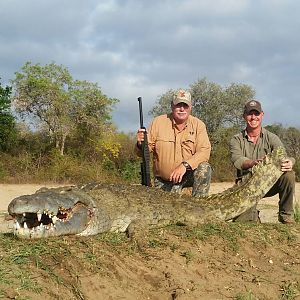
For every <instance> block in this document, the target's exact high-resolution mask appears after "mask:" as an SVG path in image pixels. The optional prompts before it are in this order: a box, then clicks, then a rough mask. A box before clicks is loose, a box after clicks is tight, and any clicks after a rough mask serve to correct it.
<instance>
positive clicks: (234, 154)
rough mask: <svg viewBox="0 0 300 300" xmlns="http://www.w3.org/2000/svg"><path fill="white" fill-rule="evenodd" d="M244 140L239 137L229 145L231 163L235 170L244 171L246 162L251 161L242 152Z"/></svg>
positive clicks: (235, 137)
mask: <svg viewBox="0 0 300 300" xmlns="http://www.w3.org/2000/svg"><path fill="white" fill-rule="evenodd" d="M241 143H242V140H241V139H240V138H239V137H238V136H234V137H233V138H232V139H231V140H230V143H229V150H230V154H231V162H232V163H233V165H234V166H235V168H237V169H239V170H242V165H243V163H244V162H245V161H246V160H249V158H248V157H245V156H244V155H243V152H242V151H243V150H242V148H243V147H242V144H241Z"/></svg>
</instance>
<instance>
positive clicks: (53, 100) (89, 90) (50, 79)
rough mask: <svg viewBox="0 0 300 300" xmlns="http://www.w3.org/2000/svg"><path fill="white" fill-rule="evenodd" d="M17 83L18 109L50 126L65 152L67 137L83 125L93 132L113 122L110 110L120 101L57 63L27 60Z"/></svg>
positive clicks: (16, 100) (15, 97)
mask: <svg viewBox="0 0 300 300" xmlns="http://www.w3.org/2000/svg"><path fill="white" fill-rule="evenodd" d="M13 84H14V86H15V95H14V103H15V107H16V112H17V113H19V114H20V116H21V117H22V118H23V120H27V121H28V120H30V121H31V122H32V124H33V125H34V126H35V127H36V128H38V127H39V126H46V127H47V129H48V132H49V136H50V138H51V141H53V142H54V143H55V147H56V148H58V149H59V150H60V153H61V154H62V155H63V153H64V150H65V142H66V138H67V137H69V136H71V135H72V134H74V133H75V132H76V130H77V129H78V128H79V127H81V126H82V127H85V128H86V130H87V131H90V130H95V129H97V130H99V129H103V126H106V125H110V120H111V115H110V113H111V110H112V107H113V105H114V104H115V103H117V101H118V100H117V99H112V98H108V97H107V96H106V95H104V94H102V92H101V89H100V88H99V87H98V85H97V84H95V83H90V82H87V81H79V80H73V78H72V76H71V75H70V73H69V71H68V70H67V69H66V68H65V67H63V66H61V65H60V66H58V65H56V64H54V63H51V64H48V65H45V66H41V65H40V64H36V65H32V64H31V62H27V63H25V65H24V66H23V67H22V69H21V71H20V72H17V73H16V78H15V79H14V80H13Z"/></svg>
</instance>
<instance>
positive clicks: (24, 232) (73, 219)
mask: <svg viewBox="0 0 300 300" xmlns="http://www.w3.org/2000/svg"><path fill="white" fill-rule="evenodd" d="M8 212H9V214H10V216H11V217H12V218H13V219H14V221H15V224H14V233H15V235H17V236H19V237H21V238H22V237H23V238H33V239H34V238H43V237H50V236H59V235H68V234H80V233H81V232H83V231H84V230H85V229H86V228H87V227H88V225H89V222H90V220H91V219H92V217H93V214H94V205H93V200H92V199H91V198H90V197H89V196H88V195H87V194H86V193H84V192H82V191H80V190H79V189H76V188H71V187H69V188H54V189H46V188H43V189H41V190H39V191H37V192H36V193H35V194H33V195H24V196H20V197H17V198H15V199H13V200H12V201H11V203H10V204H9V206H8Z"/></svg>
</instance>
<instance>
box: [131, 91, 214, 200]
mask: <svg viewBox="0 0 300 300" xmlns="http://www.w3.org/2000/svg"><path fill="white" fill-rule="evenodd" d="M191 111H192V101H191V94H190V93H189V92H187V91H185V90H182V89H180V90H178V91H177V92H176V93H175V94H174V96H173V100H172V103H171V113H170V114H165V115H161V116H158V117H156V118H154V120H153V121H152V123H151V125H150V127H149V130H148V132H147V134H148V136H147V137H148V145H149V150H150V152H153V167H154V176H155V179H154V185H155V187H158V188H161V189H163V190H166V191H170V192H176V193H180V192H181V190H182V188H184V187H190V186H191V187H193V192H192V195H193V196H194V197H201V196H205V195H207V194H208V192H209V187H210V180H211V167H210V165H209V163H208V160H209V156H210V151H211V145H210V141H209V138H208V135H207V131H206V126H205V124H204V123H203V122H202V121H201V120H199V119H198V118H196V117H193V116H192V115H191ZM144 134H145V130H144V129H139V130H138V133H137V144H136V152H137V154H138V155H141V143H142V141H143V140H144Z"/></svg>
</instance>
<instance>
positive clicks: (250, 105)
mask: <svg viewBox="0 0 300 300" xmlns="http://www.w3.org/2000/svg"><path fill="white" fill-rule="evenodd" d="M251 110H256V111H258V112H259V113H261V112H262V108H261V104H260V102H259V101H257V100H251V101H248V102H247V103H246V104H245V108H244V113H245V114H247V113H249V112H250V111H251Z"/></svg>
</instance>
